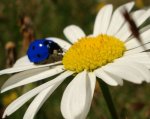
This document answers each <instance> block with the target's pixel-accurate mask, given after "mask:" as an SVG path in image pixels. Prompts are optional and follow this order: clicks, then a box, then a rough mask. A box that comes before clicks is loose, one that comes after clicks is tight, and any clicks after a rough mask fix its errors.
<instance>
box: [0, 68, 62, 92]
mask: <svg viewBox="0 0 150 119" xmlns="http://www.w3.org/2000/svg"><path fill="white" fill-rule="evenodd" d="M63 71H64V69H63V66H56V67H54V68H53V69H49V70H46V71H43V72H39V73H38V74H36V75H32V76H29V77H25V78H24V77H18V75H19V74H17V76H14V77H13V76H12V77H11V78H10V79H8V80H7V81H6V82H5V84H4V85H3V86H2V88H1V92H6V91H8V90H10V89H13V88H16V87H19V86H22V85H25V84H28V83H32V82H36V81H39V80H42V79H46V78H48V77H51V76H54V75H56V74H59V73H61V72H63ZM23 73H24V72H23ZM27 73H28V72H27ZM24 74H26V72H25V73H24ZM15 78H16V79H15Z"/></svg>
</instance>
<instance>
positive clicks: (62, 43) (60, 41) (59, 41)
mask: <svg viewBox="0 0 150 119" xmlns="http://www.w3.org/2000/svg"><path fill="white" fill-rule="evenodd" d="M46 40H52V41H54V42H56V43H57V44H58V45H59V46H60V47H61V48H62V49H63V50H64V51H66V50H68V49H69V48H70V47H71V44H70V43H68V42H66V41H65V40H63V39H60V38H56V37H49V38H46Z"/></svg>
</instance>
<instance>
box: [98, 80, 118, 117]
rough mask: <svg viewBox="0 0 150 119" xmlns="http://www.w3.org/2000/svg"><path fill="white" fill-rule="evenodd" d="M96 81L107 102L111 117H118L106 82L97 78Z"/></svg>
mask: <svg viewBox="0 0 150 119" xmlns="http://www.w3.org/2000/svg"><path fill="white" fill-rule="evenodd" d="M98 82H99V85H100V87H101V90H102V93H103V96H104V98H105V101H106V103H107V106H108V109H109V112H110V114H111V117H112V119H119V117H118V115H117V111H116V109H115V106H114V103H113V101H112V97H111V94H110V91H109V88H108V86H107V84H106V83H105V82H103V81H102V80H101V79H98Z"/></svg>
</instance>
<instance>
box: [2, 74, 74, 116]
mask: <svg viewBox="0 0 150 119" xmlns="http://www.w3.org/2000/svg"><path fill="white" fill-rule="evenodd" d="M72 74H73V72H70V71H66V72H64V73H62V74H60V75H59V76H58V77H56V78H55V79H53V80H51V81H48V82H47V83H44V84H42V85H40V86H38V87H36V88H34V89H32V90H31V91H29V92H27V93H25V94H24V95H22V96H20V97H19V98H17V99H16V100H14V101H13V102H12V103H11V104H9V105H8V107H7V108H6V110H5V112H4V114H3V118H4V117H6V116H9V115H11V114H12V113H13V112H15V111H16V110H18V109H19V108H20V107H21V106H22V105H24V104H25V103H26V102H27V101H28V100H30V99H31V98H32V97H34V96H35V95H37V94H38V93H40V92H41V91H43V90H44V89H46V88H48V87H50V86H53V85H55V84H56V83H59V82H62V81H64V80H65V78H67V77H69V76H70V75H72Z"/></svg>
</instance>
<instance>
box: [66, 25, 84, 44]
mask: <svg viewBox="0 0 150 119" xmlns="http://www.w3.org/2000/svg"><path fill="white" fill-rule="evenodd" d="M64 34H65V36H66V38H67V39H68V40H69V41H70V42H71V43H75V42H77V41H78V39H80V38H82V37H85V33H84V32H83V30H82V29H81V28H80V27H78V26H76V25H70V26H67V27H66V28H65V29H64Z"/></svg>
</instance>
